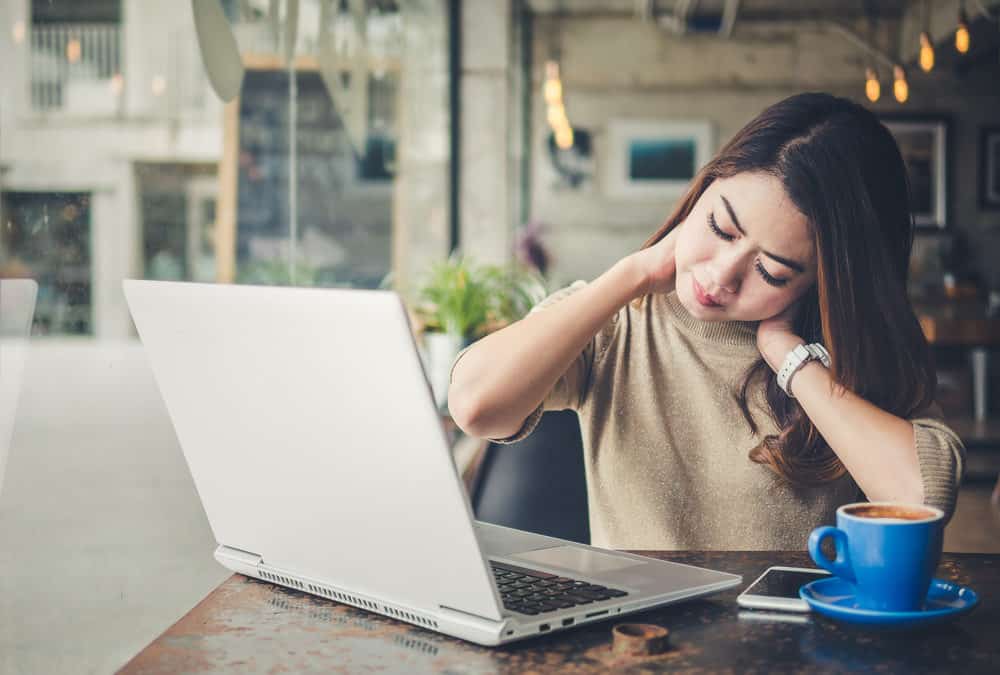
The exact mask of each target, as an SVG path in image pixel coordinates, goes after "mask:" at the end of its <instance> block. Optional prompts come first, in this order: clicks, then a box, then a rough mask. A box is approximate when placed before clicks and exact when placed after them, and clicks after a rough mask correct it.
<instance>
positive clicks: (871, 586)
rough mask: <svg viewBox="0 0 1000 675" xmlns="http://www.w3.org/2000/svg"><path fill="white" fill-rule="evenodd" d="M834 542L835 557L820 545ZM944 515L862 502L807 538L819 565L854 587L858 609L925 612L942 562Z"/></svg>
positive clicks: (916, 507) (915, 506) (928, 508)
mask: <svg viewBox="0 0 1000 675" xmlns="http://www.w3.org/2000/svg"><path fill="white" fill-rule="evenodd" d="M827 537H829V538H831V539H833V543H834V548H835V549H836V558H834V559H833V560H831V559H829V558H827V557H826V555H825V554H824V553H823V551H822V550H821V548H820V547H821V545H822V544H823V540H824V539H826V538H827ZM943 537H944V512H943V511H941V510H940V509H936V508H934V507H932V506H924V505H922V504H901V503H894V502H871V503H869V502H862V503H858V504H846V505H844V506H841V507H840V508H839V509H837V527H830V526H825V527H818V528H816V529H815V530H813V531H812V533H811V534H810V535H809V555H811V556H812V559H813V560H814V561H815V562H816V564H817V565H819V566H820V567H823V568H824V569H827V570H829V571H830V572H832V573H833V574H835V575H837V576H838V577H840V578H841V579H844V580H845V581H849V582H851V583H853V584H854V587H855V589H856V594H857V595H856V598H857V603H858V606H859V607H861V608H863V609H873V610H879V611H891V612H912V611H919V610H921V609H922V608H923V605H924V599H925V598H926V597H927V590H928V588H929V587H930V583H931V578H932V577H933V575H934V570H936V569H937V565H938V561H939V560H940V558H941V546H942V541H943Z"/></svg>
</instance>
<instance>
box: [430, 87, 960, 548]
mask: <svg viewBox="0 0 1000 675" xmlns="http://www.w3.org/2000/svg"><path fill="white" fill-rule="evenodd" d="M912 240H913V223H912V219H911V217H910V211H909V208H908V187H907V181H906V174H905V171H904V167H903V162H902V159H901V157H900V154H899V149H898V148H897V146H896V144H895V141H894V140H893V138H892V136H891V135H890V134H889V132H888V131H887V130H886V128H885V127H884V126H883V125H882V124H881V123H879V121H878V119H877V118H876V117H875V115H874V114H872V113H871V112H870V111H868V110H866V109H865V108H863V107H862V106H860V105H857V104H855V103H853V102H851V101H848V100H845V99H841V98H837V97H833V96H830V95H827V94H812V93H811V94H801V95H797V96H792V97H791V98H788V99H786V100H784V101H781V102H779V103H777V104H775V105H773V106H771V107H770V108H768V109H767V110H765V111H764V112H763V113H761V114H760V115H759V116H758V117H757V118H756V119H754V120H753V121H751V122H750V123H749V124H747V125H746V126H745V127H744V128H743V129H742V130H741V131H740V132H739V133H737V134H736V136H735V137H734V138H733V139H732V140H731V141H729V143H728V144H727V145H726V146H725V147H723V148H722V150H721V151H720V152H719V154H718V156H717V157H716V158H715V159H713V160H712V161H711V162H710V163H709V164H708V165H707V166H705V168H704V169H702V170H701V171H700V172H699V174H698V176H697V177H696V178H695V180H694V181H693V182H692V185H691V187H690V189H689V190H688V192H687V194H686V195H685V196H684V197H683V198H682V199H681V200H680V203H679V204H678V206H677V207H676V209H675V211H674V212H673V214H672V215H671V216H670V217H669V218H668V219H667V221H666V223H665V224H664V225H663V227H661V228H660V230H659V231H658V232H656V233H655V234H654V235H653V236H652V237H650V239H649V240H648V241H647V242H646V244H645V245H644V246H643V247H642V249H641V250H639V251H638V252H636V253H634V254H631V255H629V256H627V257H625V258H624V259H622V260H620V261H619V262H618V263H616V264H615V265H614V266H612V267H611V269H609V270H608V271H607V272H605V273H604V274H602V275H601V276H600V277H598V278H597V279H596V280H594V281H593V282H591V283H589V284H586V283H584V282H576V283H575V284H573V285H572V286H570V287H568V288H566V289H563V290H561V291H558V292H556V293H554V294H553V295H552V296H550V297H549V298H546V300H544V301H543V302H542V303H540V305H539V306H538V307H536V308H535V309H534V310H533V311H532V312H531V313H530V314H529V315H528V316H527V317H525V318H524V319H523V320H521V321H519V322H517V323H515V324H513V325H511V326H508V327H507V328H505V329H503V330H501V331H498V332H496V333H494V334H492V335H490V336H488V337H486V338H484V339H483V340H481V341H479V342H477V343H476V344H474V345H473V346H471V347H469V348H468V349H467V350H466V351H464V352H463V353H461V354H460V355H459V357H458V359H456V362H455V365H454V367H453V371H452V384H451V389H450V394H449V405H450V408H451V412H452V415H453V417H454V419H455V421H456V422H457V423H458V425H459V426H460V427H462V428H463V429H464V430H465V431H467V432H468V433H470V434H472V435H476V436H481V437H489V438H493V439H497V440H499V442H513V441H515V440H518V439H520V438H523V437H524V436H526V435H527V434H529V433H531V431H532V429H533V428H534V426H535V425H536V424H537V422H538V419H539V417H540V416H541V414H542V411H543V410H554V409H565V408H571V409H574V410H576V411H577V412H578V414H579V417H580V424H581V431H582V433H583V441H584V452H585V466H586V476H587V487H588V496H589V503H590V526H591V538H592V542H593V543H594V544H595V545H597V546H603V547H607V548H625V549H733V550H739V549H801V548H803V547H804V546H805V544H806V539H807V537H808V535H809V532H810V531H811V530H812V529H813V528H814V527H816V526H818V525H820V524H823V523H830V522H833V521H834V513H835V510H836V508H837V507H838V506H840V505H841V504H844V503H848V502H852V501H857V500H859V499H862V498H867V499H869V500H871V501H901V502H912V503H926V504H931V505H934V506H937V507H940V508H942V509H944V510H945V511H946V513H947V514H948V516H949V517H950V514H951V512H952V510H953V508H954V504H955V496H956V491H957V486H958V482H959V479H960V476H961V471H962V462H963V459H964V448H963V447H962V444H961V441H960V440H959V439H958V437H957V436H956V435H955V434H954V432H952V431H951V430H950V429H949V428H948V427H947V426H945V425H944V424H943V423H942V422H941V420H940V415H939V413H938V412H937V407H936V406H935V405H934V404H933V403H932V401H933V396H934V384H935V374H934V369H933V365H932V363H931V357H930V352H929V349H928V346H927V343H926V341H925V339H924V337H923V334H922V333H921V330H920V326H919V324H918V323H917V320H916V317H915V316H914V313H913V309H912V307H911V306H910V303H909V300H908V298H907V295H906V275H907V268H908V261H909V256H910V248H911V245H912ZM800 345H813V346H811V347H809V348H808V350H803V349H801V348H800V349H796V348H797V347H800ZM827 357H828V358H827ZM782 370H784V372H781V371H782ZM779 373H780V375H781V376H780V377H779Z"/></svg>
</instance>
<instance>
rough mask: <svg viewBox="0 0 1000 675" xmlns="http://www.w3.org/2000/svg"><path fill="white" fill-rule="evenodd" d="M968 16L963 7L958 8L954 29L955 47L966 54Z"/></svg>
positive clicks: (967, 47)
mask: <svg viewBox="0 0 1000 675" xmlns="http://www.w3.org/2000/svg"><path fill="white" fill-rule="evenodd" d="M969 42H970V38H969V17H968V16H967V15H966V13H965V7H964V6H961V7H959V8H958V28H956V29H955V49H957V50H958V51H959V52H960V53H962V54H966V53H968V51H969Z"/></svg>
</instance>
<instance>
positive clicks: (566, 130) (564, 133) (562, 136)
mask: <svg viewBox="0 0 1000 675" xmlns="http://www.w3.org/2000/svg"><path fill="white" fill-rule="evenodd" d="M556 145H557V146H559V149H560V150H569V149H570V148H572V147H573V128H572V127H570V126H566V127H563V128H562V129H559V130H558V131H556Z"/></svg>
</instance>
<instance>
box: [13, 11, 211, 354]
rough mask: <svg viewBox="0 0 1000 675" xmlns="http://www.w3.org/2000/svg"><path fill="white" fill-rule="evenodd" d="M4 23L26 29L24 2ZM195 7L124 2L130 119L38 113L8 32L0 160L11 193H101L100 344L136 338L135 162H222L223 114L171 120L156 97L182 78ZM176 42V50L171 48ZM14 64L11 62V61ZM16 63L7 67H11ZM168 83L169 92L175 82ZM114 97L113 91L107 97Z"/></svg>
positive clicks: (94, 238) (163, 100) (19, 49)
mask: <svg viewBox="0 0 1000 675" xmlns="http://www.w3.org/2000/svg"><path fill="white" fill-rule="evenodd" d="M4 5H5V7H4V9H5V15H6V17H8V18H9V21H10V22H9V23H8V21H7V20H5V21H4V24H3V25H4V26H5V27H6V26H10V25H11V24H12V23H13V21H16V20H21V21H25V23H26V24H27V23H30V22H29V21H28V19H29V16H30V11H29V3H28V2H26V1H25V0H5V2H4ZM193 25H194V24H193V18H192V15H191V5H190V3H174V2H170V1H169V0H157V1H156V2H148V1H146V0H125V2H123V31H124V36H125V38H124V40H123V42H124V45H123V52H122V59H123V63H124V67H123V73H124V77H125V82H124V90H123V94H122V95H123V97H124V99H125V100H124V103H123V108H122V112H123V116H122V117H117V116H114V115H106V116H103V117H81V116H77V115H64V114H59V113H52V114H39V113H36V112H33V111H32V110H31V103H30V99H29V98H28V91H29V89H28V86H29V81H28V78H29V75H30V70H29V67H28V63H27V60H28V43H27V42H23V43H21V44H15V43H14V42H13V39H12V34H11V31H10V30H9V29H7V28H5V29H4V30H2V31H0V54H2V55H3V60H4V62H5V63H4V67H3V69H2V71H3V72H2V75H0V78H2V79H0V94H2V96H0V98H2V103H0V128H2V130H3V132H2V134H3V137H2V138H0V164H2V165H4V166H6V167H8V170H7V171H6V172H5V174H4V180H3V187H4V189H5V190H10V191H17V190H26V191H46V192H58V191H86V192H92V193H93V201H92V210H91V224H90V226H91V230H90V243H91V251H92V252H93V253H92V255H93V261H92V278H91V279H92V302H93V325H94V330H95V336H96V337H98V338H120V337H125V336H128V335H129V334H130V330H131V322H130V319H129V317H128V309H127V307H126V306H125V299H124V296H123V295H122V292H121V279H123V278H126V277H130V276H134V275H135V274H137V273H138V265H139V264H140V260H141V255H140V253H139V246H140V243H139V236H140V235H139V227H138V222H139V217H138V212H137V204H136V193H135V184H134V183H135V179H134V175H133V163H134V162H136V161H153V162H168V161H169V162H199V161H209V162H211V161H217V160H218V157H219V156H220V154H221V151H222V128H221V123H220V121H221V109H220V108H219V107H218V103H217V101H214V100H212V99H207V105H206V107H205V108H204V109H203V110H202V111H200V113H199V115H198V116H197V117H195V118H186V119H184V120H183V121H181V120H179V119H177V118H171V117H169V116H167V113H168V112H170V110H168V109H167V107H166V106H169V105H170V103H169V101H170V100H172V99H171V98H170V95H169V94H168V95H164V96H162V97H157V96H154V95H153V93H152V90H151V87H150V81H151V79H152V77H153V76H154V75H155V74H160V73H163V74H165V75H168V76H169V75H170V74H171V73H176V72H178V71H177V64H176V63H173V62H171V59H170V57H171V56H176V55H177V54H178V49H177V48H178V47H179V46H181V43H180V40H182V39H183V38H184V36H186V37H191V36H192V35H193V30H194V29H193ZM172 46H173V48H172ZM8 59H9V61H8ZM8 63H9V65H8ZM177 81H178V80H176V79H168V87H170V86H174V85H176V84H177ZM109 95H110V92H109Z"/></svg>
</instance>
